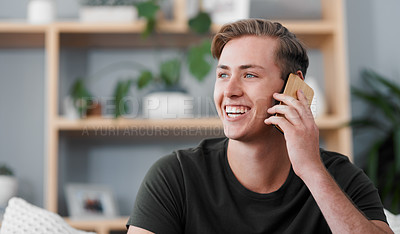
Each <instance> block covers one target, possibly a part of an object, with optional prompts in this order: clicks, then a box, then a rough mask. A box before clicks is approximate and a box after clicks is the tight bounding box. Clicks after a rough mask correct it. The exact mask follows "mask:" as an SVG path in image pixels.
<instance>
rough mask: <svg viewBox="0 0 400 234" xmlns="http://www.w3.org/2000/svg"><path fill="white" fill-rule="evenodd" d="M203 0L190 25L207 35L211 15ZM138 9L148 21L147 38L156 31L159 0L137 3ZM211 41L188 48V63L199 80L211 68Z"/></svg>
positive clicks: (140, 15)
mask: <svg viewBox="0 0 400 234" xmlns="http://www.w3.org/2000/svg"><path fill="white" fill-rule="evenodd" d="M202 4H203V3H202V1H201V0H200V1H198V12H197V14H196V15H195V16H194V17H192V18H190V19H189V21H188V25H189V28H190V30H191V31H193V32H195V33H197V34H199V35H206V34H208V33H210V28H211V23H212V22H211V17H210V15H209V14H208V13H207V12H206V11H204V10H203V7H202ZM135 5H136V7H137V9H138V14H139V17H143V18H145V19H146V21H147V26H146V29H145V30H144V31H143V33H142V35H143V37H144V38H147V37H148V36H149V35H150V34H151V33H153V32H154V30H155V27H156V24H157V12H158V11H159V10H160V8H161V7H160V6H159V4H158V1H156V0H147V1H143V2H140V3H137V4H135ZM211 61H212V59H211V41H210V39H205V40H203V41H202V42H201V43H199V44H196V45H192V46H190V47H189V50H188V57H187V63H188V66H189V71H190V73H191V74H192V75H193V76H194V77H195V78H196V79H198V80H199V81H201V80H203V79H204V78H205V76H206V75H207V74H208V73H209V72H210V70H211Z"/></svg>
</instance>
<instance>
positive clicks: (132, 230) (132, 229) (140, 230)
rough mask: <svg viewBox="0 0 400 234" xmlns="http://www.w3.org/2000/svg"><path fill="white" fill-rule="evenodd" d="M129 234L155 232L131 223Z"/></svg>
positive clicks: (149, 233)
mask: <svg viewBox="0 0 400 234" xmlns="http://www.w3.org/2000/svg"><path fill="white" fill-rule="evenodd" d="M127 234H154V233H153V232H150V231H147V230H146V229H143V228H140V227H135V226H132V225H131V226H129V229H128V233H127Z"/></svg>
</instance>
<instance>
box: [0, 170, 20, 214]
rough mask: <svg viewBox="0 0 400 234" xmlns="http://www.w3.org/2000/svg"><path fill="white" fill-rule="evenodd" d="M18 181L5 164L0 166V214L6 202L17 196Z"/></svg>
mask: <svg viewBox="0 0 400 234" xmlns="http://www.w3.org/2000/svg"><path fill="white" fill-rule="evenodd" d="M17 190H18V180H17V178H16V177H15V176H14V172H13V171H12V169H11V168H10V167H8V166H7V165H5V164H2V165H0V214H1V213H3V212H2V210H3V209H4V208H5V207H6V206H7V202H8V200H10V198H12V197H13V196H15V195H16V194H17Z"/></svg>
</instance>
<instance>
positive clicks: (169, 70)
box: [160, 59, 181, 86]
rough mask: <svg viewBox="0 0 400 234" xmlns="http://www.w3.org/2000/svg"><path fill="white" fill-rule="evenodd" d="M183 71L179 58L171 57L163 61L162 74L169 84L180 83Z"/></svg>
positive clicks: (163, 79)
mask: <svg viewBox="0 0 400 234" xmlns="http://www.w3.org/2000/svg"><path fill="white" fill-rule="evenodd" d="M180 72H181V62H180V60H178V59H171V60H167V61H165V62H163V63H162V64H161V67H160V76H161V79H162V81H163V82H164V83H165V84H166V85H167V86H173V85H176V84H178V82H179V77H180Z"/></svg>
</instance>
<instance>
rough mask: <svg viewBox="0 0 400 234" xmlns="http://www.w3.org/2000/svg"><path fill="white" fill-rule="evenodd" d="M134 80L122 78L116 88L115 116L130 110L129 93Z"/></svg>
mask: <svg viewBox="0 0 400 234" xmlns="http://www.w3.org/2000/svg"><path fill="white" fill-rule="evenodd" d="M131 85H132V80H130V79H128V80H120V81H118V82H117V85H116V87H115V90H114V102H115V112H114V116H115V118H118V117H120V116H123V115H125V114H127V113H128V112H129V107H128V105H127V102H126V101H127V100H126V98H127V95H128V93H129V90H130V89H131Z"/></svg>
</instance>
